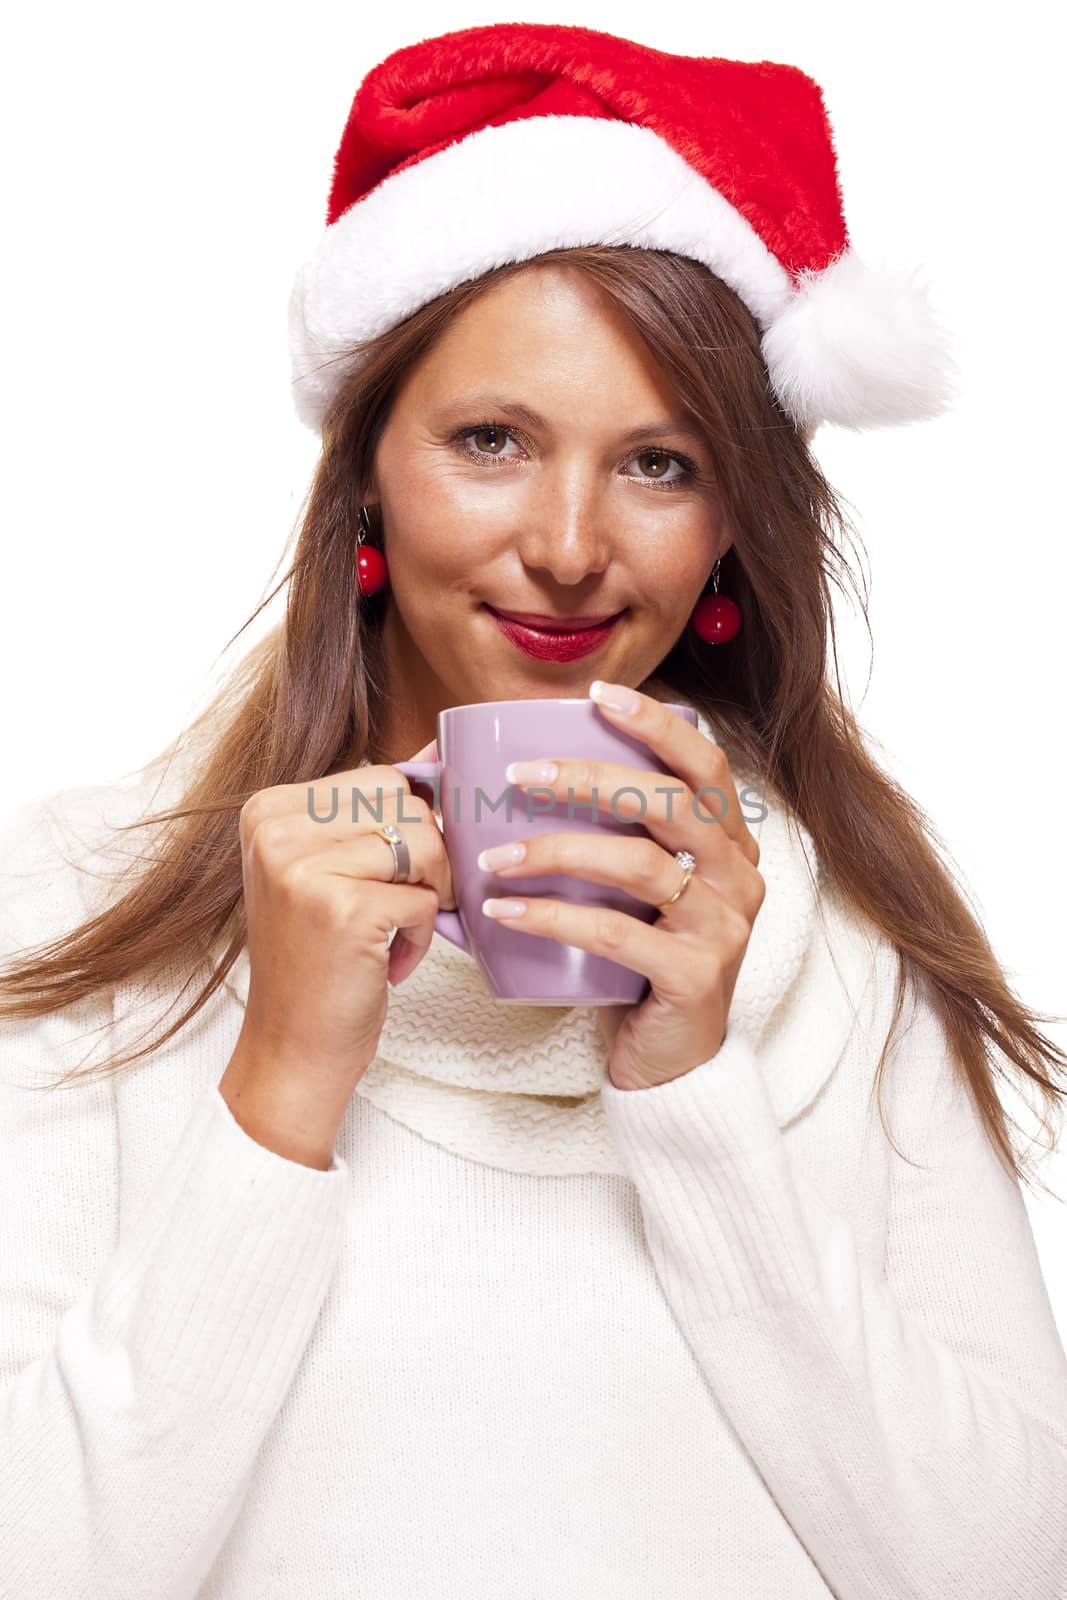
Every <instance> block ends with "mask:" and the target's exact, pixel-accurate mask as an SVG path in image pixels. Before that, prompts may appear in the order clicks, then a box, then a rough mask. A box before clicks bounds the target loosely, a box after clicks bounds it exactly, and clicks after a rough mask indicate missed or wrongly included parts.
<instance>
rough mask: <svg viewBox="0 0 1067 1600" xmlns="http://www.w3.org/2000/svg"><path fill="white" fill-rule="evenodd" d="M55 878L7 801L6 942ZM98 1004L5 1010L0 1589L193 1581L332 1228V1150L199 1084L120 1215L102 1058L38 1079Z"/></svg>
mask: <svg viewBox="0 0 1067 1600" xmlns="http://www.w3.org/2000/svg"><path fill="white" fill-rule="evenodd" d="M71 878H72V874H71V873H70V871H69V869H67V868H66V867H65V866H63V865H62V863H61V862H60V859H59V857H58V855H57V854H56V853H55V850H54V847H53V843H52V834H51V829H50V828H49V826H48V823H47V820H46V814H45V812H44V810H43V809H42V807H41V805H40V803H35V804H33V805H31V806H30V807H24V808H23V810H22V811H21V812H19V813H17V814H16V816H15V818H14V819H13V820H12V821H11V822H10V823H9V824H8V826H7V827H6V828H5V829H4V831H3V833H2V835H0V895H2V898H0V959H3V960H5V961H6V960H7V959H8V958H9V957H10V955H11V954H13V953H14V951H16V950H18V949H23V948H25V947H27V946H30V945H32V946H36V945H37V944H38V943H40V942H42V941H43V940H44V939H46V938H50V937H54V936H55V934H57V933H59V932H61V931H69V930H70V929H71V928H73V926H74V925H75V924H76V923H77V922H79V921H80V920H81V918H82V916H83V915H84V907H83V906H81V905H80V904H79V897H78V895H77V891H76V889H75V888H74V886H73V885H72V882H71ZM109 1015H110V1006H109V1003H108V1001H107V1000H106V999H105V998H104V997H103V996H99V997H97V998H94V999H92V1000H90V1001H86V1002H82V1003H79V1004H77V1005H75V1006H71V1007H68V1008H65V1009H64V1010H63V1011H60V1012H56V1013H53V1014H51V1015H50V1016H48V1017H46V1018H43V1019H39V1020H36V1021H32V1022H27V1021H24V1020H15V1019H11V1018H0V1527H2V1529H3V1535H2V1537H0V1595H3V1596H9V1595H10V1596H18V1597H19V1600H68V1597H69V1600H74V1597H75V1596H76V1597H77V1600H105V1597H106V1600H127V1597H128V1600H145V1597H146V1596H149V1595H151V1596H152V1597H153V1600H179V1597H187V1596H188V1597H191V1596H193V1595H195V1594H196V1592H197V1590H198V1588H199V1587H200V1584H201V1583H202V1581H203V1579H204V1577H205V1575H206V1574H207V1572H208V1570H209V1568H210V1566H211V1565H212V1563H213V1561H214V1559H215V1557H216V1555H217V1553H218V1550H219V1548H220V1546H221V1544H222V1542H223V1540H224V1539H225V1537H226V1534H227V1532H228V1530H229V1528H230V1526H231V1525H232V1523H233V1520H234V1518H235V1517H236V1515H237V1512H238V1510H239V1508H240V1505H241V1501H242V1499H243V1496H244V1494H245V1492H246V1488H247V1482H248V1477H249V1474H250V1471H251V1469H252V1466H253V1464H254V1461H255V1457H256V1453H257V1450H258V1449H259V1446H260V1444H261V1442H262V1440H263V1437H264V1435H265V1433H266V1431H267V1429H268V1428H269V1426H270V1424H271V1422H272V1420H273V1419H274V1417H275V1415H276V1414H277V1412H278V1409H279V1407H280V1406H281V1404H282V1401H283V1400H284V1398H285V1395H286V1392H287V1390H288V1388H289V1386H290V1383H291V1381H292V1379H293V1376H294V1374H295V1370H296V1367H297V1364H298V1362H299V1360H300V1357H301V1354H302V1352H303V1351H304V1349H305V1347H306V1344H307V1342H308V1339H309V1337H310V1335H311V1331H312V1328H313V1326H314V1324H315V1320H316V1318H317V1316H318V1313H319V1310H320V1307H321V1305H322V1302H323V1299H324V1297H325V1295H326V1291H327V1289H328V1286H329V1283H330V1280H331V1276H332V1274H333V1271H334V1267H335V1263H336V1258H337V1254H338V1249H339V1242H340V1235H341V1229H342V1223H343V1216H344V1208H345V1197H346V1188H347V1177H348V1172H347V1168H346V1166H345V1163H344V1162H343V1161H341V1160H340V1159H338V1158H335V1159H334V1163H333V1166H332V1167H331V1169H330V1170H329V1171H327V1172H321V1171H318V1170H316V1169H313V1168H310V1167H306V1166H303V1165H300V1164H298V1163H296V1162H290V1161H288V1160H285V1159H284V1158H283V1157H281V1156H278V1155H276V1154H275V1153H274V1152H273V1151H270V1150H267V1149H266V1148H264V1147H263V1146H261V1145H259V1144H258V1143H256V1141H254V1140H253V1139H252V1138H250V1137H249V1135H247V1134H246V1133H245V1132H244V1130H243V1129H242V1128H241V1127H240V1126H239V1124H238V1123H237V1122H236V1121H235V1120H234V1118H233V1117H232V1115H231V1114H230V1111H229V1108H228V1107H227V1105H226V1103H225V1101H224V1100H223V1099H222V1097H221V1095H220V1094H219V1092H218V1089H217V1086H215V1085H211V1087H210V1088H209V1089H208V1090H206V1091H204V1092H202V1093H201V1094H200V1096H199V1097H198V1098H197V1099H196V1101H195V1103H194V1104H193V1107H192V1110H191V1112H190V1114H189V1116H188V1119H187V1121H186V1122H185V1125H184V1126H183V1127H177V1128H176V1129H175V1132H174V1140H173V1144H172V1146H171V1148H170V1150H169V1151H168V1152H167V1154H166V1156H165V1158H164V1160H163V1161H162V1163H161V1165H160V1167H159V1169H158V1172H157V1174H156V1176H155V1180H154V1183H153V1185H152V1187H151V1188H150V1190H149V1192H148V1194H147V1196H146V1197H145V1198H144V1200H143V1202H142V1204H141V1206H140V1210H139V1212H138V1213H137V1214H136V1216H135V1217H134V1219H133V1221H132V1224H131V1225H130V1226H128V1227H127V1228H126V1229H125V1230H124V1232H123V1236H122V1238H121V1240H120V1239H119V1238H118V1194H117V1185H118V1164H117V1137H118V1134H117V1120H116V1113H115V1095H114V1085H113V1080H111V1079H110V1078H103V1079H96V1080H95V1081H91V1082H88V1083H80V1084H76V1085H74V1086H73V1087H69V1088H66V1087H65V1088H60V1089H48V1090H43V1089H41V1088H40V1087H39V1085H40V1084H41V1083H43V1082H45V1081H48V1080H49V1079H50V1078H54V1077H55V1076H57V1075H58V1073H59V1071H60V1070H63V1069H66V1068H69V1067H71V1066H73V1065H76V1064H77V1063H79V1062H81V1060H82V1059H83V1057H84V1055H85V1052H86V1048H87V1044H88V1043H89V1042H91V1040H92V1037H93V1035H92V1033H91V1032H90V1031H89V1030H91V1029H93V1028H96V1027H99V1026H104V1027H105V1028H106V1026H107V1023H108V1021H109ZM93 1059H94V1060H95V1059H99V1057H98V1055H97V1053H96V1052H94V1055H93ZM137 1070H139V1071H142V1072H150V1071H151V1064H150V1062H148V1063H143V1064H141V1065H140V1066H139V1067H138V1069H137ZM35 1085H36V1086H37V1087H34V1086H35Z"/></svg>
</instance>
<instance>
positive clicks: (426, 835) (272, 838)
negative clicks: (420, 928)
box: [245, 802, 455, 908]
mask: <svg viewBox="0 0 1067 1600" xmlns="http://www.w3.org/2000/svg"><path fill="white" fill-rule="evenodd" d="M412 803H414V802H412ZM394 825H395V824H394ZM400 832H401V833H402V834H403V836H404V843H405V844H406V845H407V847H408V854H409V856H410V858H411V860H410V867H409V871H408V880H407V881H408V883H410V884H427V885H428V886H429V887H431V888H432V889H434V890H435V891H436V893H437V896H438V899H439V902H440V904H441V905H444V906H445V907H446V908H448V907H449V905H450V903H451V905H454V904H455V902H454V901H453V900H452V899H451V896H452V874H451V868H450V865H449V861H448V856H447V853H446V851H445V847H444V842H443V840H442V838H441V834H440V832H439V831H438V829H437V827H436V826H435V825H434V826H429V827H417V826H408V825H407V824H404V825H401V826H400ZM245 848H246V853H247V855H248V858H249V860H250V862H254V863H255V864H260V863H261V864H262V865H263V868H264V870H265V871H267V872H269V873H270V874H271V875H272V876H278V875H279V874H280V873H282V872H284V871H286V870H292V868H293V867H294V866H295V865H297V864H298V863H302V862H303V863H307V866H306V868H304V869H302V870H307V871H309V872H314V871H315V870H316V869H322V870H325V871H332V872H336V873H339V874H340V875H342V876H345V877H356V878H362V879H364V880H366V881H368V882H377V883H391V882H392V881H393V877H394V873H395V871H396V863H395V859H394V856H393V849H392V846H391V845H390V844H389V842H388V840H387V839H383V838H382V836H381V834H379V833H376V832H375V830H374V827H373V825H371V824H368V823H364V824H361V825H359V826H356V825H353V824H349V825H348V826H347V827H345V828H342V829H340V830H337V829H327V828H320V827H318V826H317V825H316V824H314V823H310V822H309V821H308V819H307V818H306V817H301V816H294V815H292V813H289V814H275V815H272V816H268V817H265V818H264V819H263V820H262V821H261V822H260V823H258V824H257V826H256V828H255V831H254V832H253V833H252V835H251V837H250V839H249V841H248V843H247V845H246V847H245Z"/></svg>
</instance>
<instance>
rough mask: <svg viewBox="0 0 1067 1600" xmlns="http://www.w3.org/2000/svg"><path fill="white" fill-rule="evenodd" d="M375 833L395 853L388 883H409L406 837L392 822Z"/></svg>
mask: <svg viewBox="0 0 1067 1600" xmlns="http://www.w3.org/2000/svg"><path fill="white" fill-rule="evenodd" d="M374 831H375V833H376V834H377V835H378V836H379V838H381V839H384V840H385V842H386V844H387V845H388V846H389V848H390V850H391V851H392V852H393V876H392V877H391V878H389V879H388V880H387V881H388V882H389V883H407V881H408V874H409V873H410V872H411V852H410V851H409V850H408V847H407V842H406V840H405V838H404V835H403V834H402V833H401V832H400V829H399V828H396V827H394V826H393V824H392V823H391V822H384V823H382V825H381V826H380V827H376V828H375V830H374ZM679 892H680V891H679Z"/></svg>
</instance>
